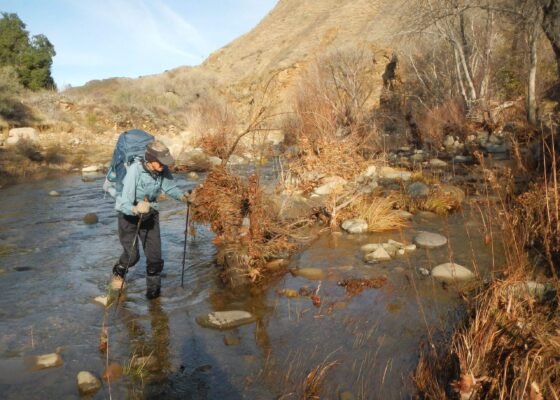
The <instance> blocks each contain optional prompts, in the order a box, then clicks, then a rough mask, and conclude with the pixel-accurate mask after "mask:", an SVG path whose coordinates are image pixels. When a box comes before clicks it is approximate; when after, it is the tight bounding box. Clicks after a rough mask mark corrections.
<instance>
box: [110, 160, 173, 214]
mask: <svg viewBox="0 0 560 400" xmlns="http://www.w3.org/2000/svg"><path fill="white" fill-rule="evenodd" d="M161 193H165V194H167V195H169V196H170V197H172V198H174V199H175V200H179V201H181V200H182V197H183V192H182V191H181V189H179V188H178V187H177V184H176V183H175V181H174V180H173V175H171V173H170V172H169V170H168V169H167V168H165V169H164V170H163V172H162V173H150V172H148V171H147V170H146V169H145V168H144V166H143V165H142V161H135V162H134V163H132V164H131V165H130V166H129V167H128V169H127V171H126V175H125V177H124V179H123V190H122V192H121V193H120V194H118V195H117V196H116V203H115V209H116V210H117V211H120V212H122V213H123V214H126V215H134V213H133V212H132V207H134V205H135V204H136V203H138V202H140V201H142V200H144V196H148V198H149V201H150V203H151V207H152V208H153V209H155V210H158V209H159V205H158V203H157V198H158V196H159V195H160V194H161Z"/></svg>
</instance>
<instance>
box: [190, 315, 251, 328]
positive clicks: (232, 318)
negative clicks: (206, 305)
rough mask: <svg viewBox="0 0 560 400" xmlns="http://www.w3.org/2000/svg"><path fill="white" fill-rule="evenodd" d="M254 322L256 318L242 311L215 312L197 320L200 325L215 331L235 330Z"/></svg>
mask: <svg viewBox="0 0 560 400" xmlns="http://www.w3.org/2000/svg"><path fill="white" fill-rule="evenodd" d="M254 321H255V317H254V316H253V315H252V314H251V313H248V312H247V311H241V310H233V311H215V312H211V313H210V314H208V315H203V316H200V317H197V318H196V322H197V323H198V324H199V325H201V326H204V327H205V328H214V329H229V328H235V327H238V326H241V325H245V324H250V323H252V322H254Z"/></svg>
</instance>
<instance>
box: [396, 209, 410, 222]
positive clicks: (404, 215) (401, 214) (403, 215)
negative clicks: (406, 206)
mask: <svg viewBox="0 0 560 400" xmlns="http://www.w3.org/2000/svg"><path fill="white" fill-rule="evenodd" d="M395 213H396V214H397V215H398V216H399V217H401V218H403V219H409V220H410V219H412V217H414V214H412V213H410V212H408V211H405V210H397V211H396V212H395Z"/></svg>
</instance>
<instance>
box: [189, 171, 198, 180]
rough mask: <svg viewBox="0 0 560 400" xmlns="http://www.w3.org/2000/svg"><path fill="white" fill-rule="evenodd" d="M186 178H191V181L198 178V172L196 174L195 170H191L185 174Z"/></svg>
mask: <svg viewBox="0 0 560 400" xmlns="http://www.w3.org/2000/svg"><path fill="white" fill-rule="evenodd" d="M187 178H188V179H190V180H192V181H196V180H198V174H197V173H196V172H194V171H193V172H189V173H188V174H187Z"/></svg>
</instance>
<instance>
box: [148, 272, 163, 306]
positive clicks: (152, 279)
mask: <svg viewBox="0 0 560 400" xmlns="http://www.w3.org/2000/svg"><path fill="white" fill-rule="evenodd" d="M160 291H161V276H160V275H152V276H150V275H147V276H146V297H147V298H148V299H149V300H152V299H157V298H158V297H159V294H160Z"/></svg>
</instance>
